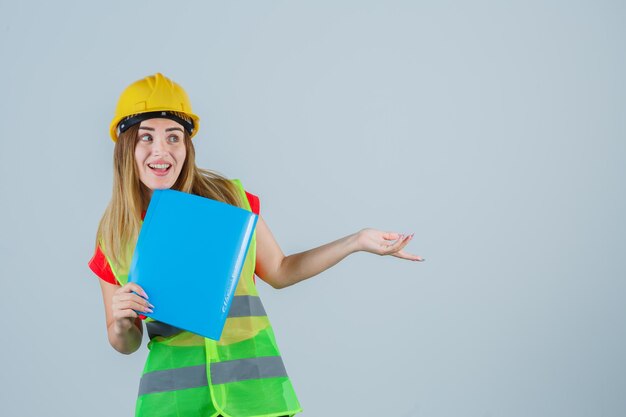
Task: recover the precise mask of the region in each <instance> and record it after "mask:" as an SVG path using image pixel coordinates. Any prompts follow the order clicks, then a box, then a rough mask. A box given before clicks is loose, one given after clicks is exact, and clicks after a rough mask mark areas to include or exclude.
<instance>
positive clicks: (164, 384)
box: [138, 365, 209, 395]
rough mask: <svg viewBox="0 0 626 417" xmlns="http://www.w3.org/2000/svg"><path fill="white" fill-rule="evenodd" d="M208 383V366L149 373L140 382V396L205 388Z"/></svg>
mask: <svg viewBox="0 0 626 417" xmlns="http://www.w3.org/2000/svg"><path fill="white" fill-rule="evenodd" d="M208 383H209V382H208V380H207V376H206V365H198V366H188V367H185V368H175V369H166V370H164V371H153V372H147V373H145V374H143V376H142V377H141V381H140V382H139V394H138V395H145V394H152V393H155V392H163V391H173V390H180V389H187V388H197V387H205V386H207V385H208Z"/></svg>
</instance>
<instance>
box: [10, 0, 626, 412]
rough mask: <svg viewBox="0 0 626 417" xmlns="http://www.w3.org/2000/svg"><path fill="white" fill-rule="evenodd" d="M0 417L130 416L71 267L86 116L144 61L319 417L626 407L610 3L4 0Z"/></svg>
mask: <svg viewBox="0 0 626 417" xmlns="http://www.w3.org/2000/svg"><path fill="white" fill-rule="evenodd" d="M0 17H1V18H0V56H1V61H0V92H1V94H2V95H1V99H0V121H1V129H2V130H1V134H0V136H1V138H2V139H1V140H2V142H1V144H2V146H1V149H2V158H1V159H2V160H1V163H0V186H1V190H0V191H1V194H0V195H1V197H0V198H1V202H2V204H1V205H0V210H1V212H0V213H1V216H0V245H1V246H0V279H1V281H0V285H1V287H0V289H1V291H0V317H2V334H3V337H2V342H1V343H0V370H1V372H0V414H2V415H6V416H44V415H59V416H60V415H62V416H85V415H89V416H93V417H96V416H112V415H116V416H129V415H132V413H133V411H134V402H135V396H136V392H137V386H138V381H139V377H140V373H141V369H142V366H143V361H144V359H145V356H146V349H145V347H142V349H141V350H140V351H138V352H136V353H135V354H133V355H130V356H123V355H120V354H118V353H117V352H115V351H114V350H113V349H112V348H111V347H110V346H109V344H108V342H107V338H106V332H105V323H104V311H103V306H102V300H101V295H100V290H99V286H98V282H97V278H96V277H95V276H94V275H93V274H92V273H91V271H90V270H89V269H88V268H87V261H88V260H89V258H90V257H91V255H92V253H93V248H94V239H95V232H96V228H97V224H98V221H99V219H100V216H101V215H102V213H103V211H104V208H105V206H106V204H107V202H108V200H109V198H110V190H111V178H112V172H111V167H112V162H111V160H112V150H113V143H112V142H111V140H110V139H109V137H108V124H109V122H110V120H111V118H112V116H113V110H114V106H115V103H116V101H117V98H118V96H119V94H120V93H121V91H122V90H123V89H124V87H126V86H127V85H128V84H130V83H131V82H133V81H135V80H137V79H139V78H142V77H144V76H146V75H149V74H153V73H155V72H157V71H159V72H162V73H164V74H165V75H167V76H169V77H171V78H173V79H174V80H176V81H177V82H179V83H180V84H181V85H182V86H183V87H184V88H185V89H186V90H187V91H188V92H189V95H190V97H191V100H192V103H193V106H194V111H195V112H196V113H197V114H199V115H200V117H201V128H200V132H199V134H198V136H197V137H196V138H194V143H195V144H196V150H197V154H198V164H199V165H200V166H202V167H207V168H212V169H215V170H217V171H219V172H221V173H223V174H224V175H226V176H228V177H231V178H239V179H241V181H242V182H243V184H244V186H245V187H246V188H247V189H248V190H249V191H251V192H253V193H255V194H257V195H259V196H260V198H261V213H262V215H263V216H264V218H265V220H266V222H267V223H268V225H269V226H270V228H271V229H272V231H273V233H274V235H275V237H276V238H277V240H278V242H279V243H280V245H281V247H282V248H283V250H284V251H285V252H286V253H295V252H299V251H303V250H306V249H309V248H312V247H315V246H318V245H321V244H323V243H326V242H328V241H331V240H334V239H337V238H339V237H342V236H344V235H347V234H350V233H354V232H356V231H358V230H359V229H361V228H363V227H376V228H380V229H387V230H394V231H399V232H415V233H416V235H415V238H414V240H413V242H412V243H411V244H410V245H409V246H408V247H407V250H409V251H410V252H413V253H417V254H420V255H422V256H424V257H425V258H426V262H424V263H422V264H419V263H412V262H407V261H402V260H399V259H396V258H391V257H389V258H381V257H379V256H376V255H371V254H365V253H358V254H355V255H352V256H350V257H349V258H347V259H346V260H345V261H343V262H341V263H340V264H338V265H337V266H336V267H334V268H332V269H330V270H328V271H326V272H324V273H322V274H321V275H319V276H317V277H315V278H313V279H311V280H309V281H306V282H303V283H301V284H299V285H296V286H294V287H291V288H288V289H284V290H281V291H275V290H273V289H272V288H271V287H269V286H267V285H265V284H262V283H261V284H259V287H260V292H261V295H262V297H263V299H264V303H265V307H266V309H267V310H268V313H269V315H270V318H271V319H272V323H273V325H274V328H275V331H276V334H277V339H278V343H279V345H280V347H281V351H282V353H283V358H284V361H285V363H286V366H287V370H288V372H289V374H290V376H291V378H292V381H293V384H294V386H295V388H296V391H297V393H298V396H299V399H300V401H301V403H302V405H303V407H304V410H305V411H304V412H303V413H302V416H303V417H313V416H372V417H374V416H383V415H384V416H406V417H409V416H411V417H412V416H428V417H436V416H466V417H469V416H477V417H478V416H480V417H487V416H492V417H495V416H520V417H526V416H535V417H537V416H550V417H554V416H567V417H578V416H581V417H582V416H594V417H596V416H624V415H626V396H625V395H624V393H625V392H626V361H625V359H624V352H626V334H625V332H626V330H625V329H626V303H625V302H624V299H625V295H626V294H625V293H626V283H625V282H624V278H625V277H626V274H625V272H626V271H625V269H626V268H625V266H624V258H625V256H624V253H625V252H626V241H625V239H626V238H625V236H626V221H625V220H624V212H625V209H626V192H625V188H624V178H625V174H626V164H625V162H626V161H625V159H626V117H625V116H626V85H625V77H624V74H626V54H625V47H624V45H625V42H624V41H625V40H626V37H625V35H626V24H625V22H626V19H625V18H626V6H625V4H624V2H621V1H504V2H495V1H475V2H463V1H438V2H418V1H378V2H374V1H337V0H334V1H319V0H317V1H228V2H226V1H224V2H212V1H202V2H201V1H197V2H165V1H126V2H122V1H117V2H115V1H108V2H104V1H103V2H99V3H94V2H84V1H68V0H62V1H54V2H43V1H40V2H27V1H24V2H17V1H12V2H9V1H7V0H2V1H0Z"/></svg>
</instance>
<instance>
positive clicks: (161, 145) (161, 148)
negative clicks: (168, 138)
mask: <svg viewBox="0 0 626 417" xmlns="http://www.w3.org/2000/svg"><path fill="white" fill-rule="evenodd" d="M152 151H153V152H154V154H155V155H164V154H165V153H166V152H167V148H166V143H165V139H164V138H156V139H155V140H154V144H153V146H152Z"/></svg>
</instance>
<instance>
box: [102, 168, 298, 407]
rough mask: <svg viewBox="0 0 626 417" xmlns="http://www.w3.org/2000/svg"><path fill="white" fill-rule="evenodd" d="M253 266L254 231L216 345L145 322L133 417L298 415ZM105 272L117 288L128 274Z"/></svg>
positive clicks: (254, 262) (238, 182) (196, 336)
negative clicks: (142, 360)
mask: <svg viewBox="0 0 626 417" xmlns="http://www.w3.org/2000/svg"><path fill="white" fill-rule="evenodd" d="M232 181H233V183H234V184H235V186H236V187H237V189H238V190H239V193H240V195H241V197H242V201H243V202H244V207H243V208H245V209H247V210H249V211H252V210H251V209H250V204H249V201H248V199H247V198H246V195H245V191H244V189H243V187H242V185H241V182H240V181H239V180H232ZM257 214H258V213H257ZM107 260H108V259H107ZM109 264H110V265H111V266H112V264H111V262H109ZM255 264H256V232H255V233H254V234H253V236H252V240H251V243H250V247H249V249H248V254H247V256H246V259H245V261H244V264H243V268H242V272H241V276H240V278H239V283H238V284H237V288H236V290H235V296H234V297H233V300H232V304H231V308H230V311H229V314H228V318H227V319H226V324H225V326H224V330H223V332H222V336H221V338H220V340H219V341H215V340H212V339H207V338H204V337H202V336H199V335H196V334H194V333H190V332H187V331H183V330H181V329H178V328H176V327H173V326H170V325H167V324H165V323H162V322H158V321H155V320H152V319H150V318H147V319H146V320H145V322H146V329H147V331H148V335H149V337H150V342H149V343H148V348H149V349H150V351H149V353H148V358H147V360H146V364H145V367H144V370H143V374H142V377H141V381H140V384H139V394H138V398H137V406H136V410H135V416H136V417H166V416H167V417H169V416H176V417H179V416H180V417H213V416H218V415H221V416H224V417H277V416H287V415H288V416H292V415H294V414H296V413H298V412H300V411H302V409H301V407H300V404H299V402H298V399H297V397H296V394H295V391H294V389H293V387H292V385H291V381H290V380H289V377H288V376H287V372H286V370H285V366H284V365H283V361H282V359H281V357H280V352H279V350H278V346H277V344H276V340H275V338H274V332H273V331H272V326H271V325H270V322H269V319H268V317H267V315H266V314H265V309H264V308H263V304H262V303H261V299H260V298H259V294H258V292H257V289H256V285H255V283H254V266H255ZM111 270H112V272H113V274H114V275H115V278H117V280H118V282H119V283H120V284H121V285H124V284H125V283H126V282H127V281H128V271H116V270H115V269H114V268H113V266H112V267H111Z"/></svg>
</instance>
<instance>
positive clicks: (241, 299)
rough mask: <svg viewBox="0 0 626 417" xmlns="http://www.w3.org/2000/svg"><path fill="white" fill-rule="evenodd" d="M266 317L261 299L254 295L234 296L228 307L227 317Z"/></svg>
mask: <svg viewBox="0 0 626 417" xmlns="http://www.w3.org/2000/svg"><path fill="white" fill-rule="evenodd" d="M249 316H267V314H266V313H265V309H264V308H263V304H262V303H261V298H259V296H256V295H236V296H235V297H233V302H232V304H231V305H230V311H229V312H228V317H249Z"/></svg>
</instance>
